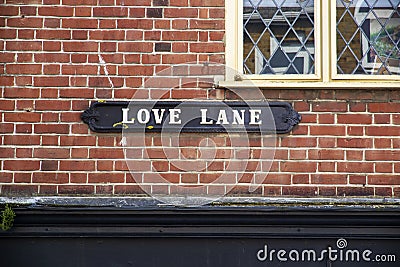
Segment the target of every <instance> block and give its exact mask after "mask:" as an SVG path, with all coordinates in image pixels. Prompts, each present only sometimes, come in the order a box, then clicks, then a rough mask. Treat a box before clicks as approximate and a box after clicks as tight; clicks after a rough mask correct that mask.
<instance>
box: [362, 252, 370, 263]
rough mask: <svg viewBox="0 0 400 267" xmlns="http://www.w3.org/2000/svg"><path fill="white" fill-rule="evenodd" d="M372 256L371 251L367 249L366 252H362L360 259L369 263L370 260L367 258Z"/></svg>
mask: <svg viewBox="0 0 400 267" xmlns="http://www.w3.org/2000/svg"><path fill="white" fill-rule="evenodd" d="M371 254H372V251H371V250H369V249H367V250H364V252H363V253H362V258H363V260H365V261H371V259H370V258H369V256H370V255H371Z"/></svg>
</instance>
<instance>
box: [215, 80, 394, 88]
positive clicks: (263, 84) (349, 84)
mask: <svg viewBox="0 0 400 267" xmlns="http://www.w3.org/2000/svg"><path fill="white" fill-rule="evenodd" d="M217 87H218V88H232V89H236V88H254V87H257V88H265V89H374V90H380V89H393V90H398V89H400V82H399V81H387V82H386V81H385V82H382V81H380V82H379V81H377V82H375V81H374V82H372V81H362V82H360V81H332V82H310V81H296V82H294V81H293V82H292V81H284V82H281V81H265V80H251V81H250V80H244V81H220V82H219V83H218V85H217Z"/></svg>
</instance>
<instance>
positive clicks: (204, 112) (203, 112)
mask: <svg viewBox="0 0 400 267" xmlns="http://www.w3.org/2000/svg"><path fill="white" fill-rule="evenodd" d="M200 112H201V121H200V124H213V123H214V121H213V120H209V121H207V109H200Z"/></svg>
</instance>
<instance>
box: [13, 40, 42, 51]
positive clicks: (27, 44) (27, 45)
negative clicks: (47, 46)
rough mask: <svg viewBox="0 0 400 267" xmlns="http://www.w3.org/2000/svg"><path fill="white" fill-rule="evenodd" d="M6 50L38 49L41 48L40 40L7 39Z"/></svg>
mask: <svg viewBox="0 0 400 267" xmlns="http://www.w3.org/2000/svg"><path fill="white" fill-rule="evenodd" d="M6 49H7V50H11V51H12V50H15V51H40V50H42V42H40V41H7V42H6Z"/></svg>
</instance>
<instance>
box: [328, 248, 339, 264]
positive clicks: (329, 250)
mask: <svg viewBox="0 0 400 267" xmlns="http://www.w3.org/2000/svg"><path fill="white" fill-rule="evenodd" d="M336 252H337V250H336V249H332V248H331V247H328V253H329V259H330V260H331V261H335V260H336V259H337V255H333V253H336Z"/></svg>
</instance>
